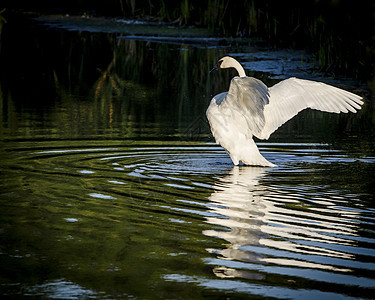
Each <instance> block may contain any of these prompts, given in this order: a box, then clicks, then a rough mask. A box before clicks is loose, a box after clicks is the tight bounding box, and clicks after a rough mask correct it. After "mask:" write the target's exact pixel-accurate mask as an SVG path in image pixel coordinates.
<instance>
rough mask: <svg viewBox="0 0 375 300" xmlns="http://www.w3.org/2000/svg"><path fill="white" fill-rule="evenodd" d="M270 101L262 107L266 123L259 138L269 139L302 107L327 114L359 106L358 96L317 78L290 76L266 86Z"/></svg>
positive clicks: (354, 110)
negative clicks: (315, 79) (307, 78)
mask: <svg viewBox="0 0 375 300" xmlns="http://www.w3.org/2000/svg"><path fill="white" fill-rule="evenodd" d="M269 95H270V99H269V104H268V105H266V106H265V107H264V117H265V126H264V127H263V130H262V131H261V134H260V135H257V134H254V135H255V136H257V137H258V138H261V139H268V138H269V137H270V135H271V134H272V133H273V132H274V131H275V130H276V129H277V128H279V127H280V126H281V125H283V124H284V123H285V122H287V121H288V120H290V119H291V118H293V117H294V116H295V115H296V114H298V113H299V112H300V111H302V110H304V109H305V108H311V109H316V110H320V111H325V112H330V113H340V112H343V113H347V112H348V111H351V112H353V113H355V112H357V110H358V109H361V106H360V105H362V104H363V101H362V100H361V97H360V96H358V95H356V94H353V93H350V92H347V91H345V90H342V89H339V88H337V87H334V86H331V85H328V84H325V83H322V82H316V81H310V80H304V79H298V78H289V79H286V80H283V81H281V82H279V83H278V84H276V85H274V86H273V87H271V88H269Z"/></svg>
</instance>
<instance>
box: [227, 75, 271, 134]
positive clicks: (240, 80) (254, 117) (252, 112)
mask: <svg viewBox="0 0 375 300" xmlns="http://www.w3.org/2000/svg"><path fill="white" fill-rule="evenodd" d="M268 102H269V94H268V88H267V86H266V85H265V84H264V83H263V82H261V81H260V80H258V79H256V78H252V77H234V78H233V79H232V81H231V83H230V86H229V91H228V94H227V95H226V96H225V98H224V99H223V103H222V107H223V109H224V108H230V109H231V110H234V111H236V112H239V113H240V114H241V115H243V116H244V118H245V119H246V122H247V125H248V128H246V130H248V131H249V132H250V133H251V134H252V135H259V134H260V133H261V131H262V129H263V127H264V125H265V118H264V114H263V110H264V107H265V105H266V104H268ZM244 130H245V128H244Z"/></svg>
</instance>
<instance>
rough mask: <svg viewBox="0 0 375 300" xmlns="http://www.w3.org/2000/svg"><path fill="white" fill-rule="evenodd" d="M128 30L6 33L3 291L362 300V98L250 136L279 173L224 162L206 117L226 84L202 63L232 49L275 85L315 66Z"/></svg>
mask: <svg viewBox="0 0 375 300" xmlns="http://www.w3.org/2000/svg"><path fill="white" fill-rule="evenodd" d="M131 25H132V26H134V25H135V24H131ZM75 26H76V25H75ZM78 29H79V28H78ZM137 30H138V31H137V32H131V33H129V34H128V35H130V37H129V36H128V37H127V38H123V37H122V38H119V36H120V35H121V36H123V35H122V34H123V33H122V34H120V33H119V34H117V33H116V32H110V33H108V31H107V32H90V31H83V30H81V31H80V30H78V31H77V28H74V30H72V31H66V30H65V28H60V29H56V28H54V27H50V26H49V27H48V26H44V24H43V23H38V22H35V21H31V20H25V19H23V18H21V19H16V20H14V21H13V22H12V20H9V22H8V23H7V25H6V26H3V29H2V32H1V48H0V59H1V64H2V65H3V66H4V67H3V68H2V70H1V71H0V73H1V76H0V79H1V81H0V86H1V88H0V91H1V93H0V103H1V111H2V113H1V119H0V121H1V127H0V144H1V147H0V157H1V165H0V166H1V169H0V172H1V173H0V178H1V179H0V180H1V181H0V182H1V191H0V192H1V195H0V201H1V202H0V205H1V209H0V265H1V269H0V291H1V294H2V295H8V296H12V297H15V296H31V297H47V298H62V299H66V298H70V299H82V298H137V299H138V298H139V299H151V298H183V299H189V298H194V299H199V298H207V297H209V298H224V297H225V298H249V297H250V298H251V297H254V298H257V297H265V298H279V299H290V298H295V299H297V298H304V299H305V298H306V299H316V298H318V297H322V298H325V299H334V298H348V299H349V298H372V297H373V296H372V295H373V293H374V287H375V264H374V257H375V238H374V230H375V222H374V217H375V206H374V184H375V182H374V176H373V175H374V174H375V172H374V171H375V164H374V163H375V155H374V151H373V149H374V148H373V135H372V134H373V129H372V128H373V127H371V126H373V123H372V122H373V121H372V120H373V119H372V118H371V105H370V104H369V103H366V105H365V107H364V109H363V111H361V112H360V113H359V114H356V115H342V116H341V115H340V116H338V115H328V114H323V113H317V112H308V111H307V112H304V113H302V114H300V115H299V116H298V117H297V118H295V119H293V120H292V121H290V122H288V123H287V124H285V126H284V127H283V128H281V129H280V131H278V132H277V133H276V134H275V135H274V136H273V137H272V139H271V140H270V141H268V142H264V141H261V142H260V143H258V144H259V147H260V150H261V152H262V153H263V154H264V155H265V157H266V158H267V159H268V160H270V161H272V162H273V163H275V164H277V165H278V167H276V168H254V167H243V166H242V167H241V166H240V167H234V166H233V165H232V163H231V161H230V158H229V156H228V155H227V154H226V153H225V151H224V150H223V149H222V148H220V147H219V146H217V145H216V144H215V143H214V142H213V139H212V137H211V135H210V132H209V126H208V124H207V121H206V118H205V109H206V107H207V105H208V103H209V101H210V99H211V97H212V96H213V95H214V94H216V93H218V92H221V91H224V90H225V89H226V88H227V86H228V83H229V80H230V78H231V77H232V76H233V73H231V71H228V72H223V73H221V74H219V75H216V77H212V76H210V75H208V71H209V70H210V68H211V67H212V66H213V65H214V64H215V62H216V60H217V58H218V57H221V56H223V55H224V54H227V53H230V54H232V55H234V56H236V55H237V56H238V57H240V58H241V59H243V60H245V58H247V59H248V60H247V63H245V66H247V68H248V69H247V72H248V74H251V75H256V76H257V77H259V78H261V79H263V80H265V82H266V83H267V84H269V85H271V84H273V83H275V82H277V80H278V78H282V77H288V76H292V75H293V76H295V72H297V71H298V72H299V74H300V77H304V78H307V77H308V76H309V74H310V76H312V73H311V72H310V71H311V69H308V68H303V67H302V66H303V65H305V66H306V63H307V61H308V60H307V59H306V58H304V59H302V60H301V55H302V54H301V52H300V51H297V52H293V51H291V50H283V49H280V50H279V51H275V50H272V51H267V50H266V49H264V48H262V50H261V51H260V50H259V51H255V50H256V48H254V45H248V46H246V47H248V48H246V47H245V46H244V45H240V46H239V48H237V46H236V47H234V46H229V45H227V46H220V47H212V44H211V43H208V44H207V45H205V44H202V43H198V44H191V43H186V40H181V38H180V37H178V38H176V40H174V41H173V43H171V42H170V40H169V39H167V40H166V39H164V38H159V37H160V36H166V34H165V32H164V29H161V33H160V34H156V33H155V28H154V27H153V30H154V31H153V32H152V34H151V36H153V37H155V38H157V39H151V40H147V36H149V35H150V32H149V31H147V32H143V31H142V30H141V29H139V28H137ZM21 32H22V33H23V37H24V38H23V39H20V38H19V36H20V34H21ZM142 32H143V33H144V34H143V36H145V37H146V38H145V37H143V38H137V39H133V38H131V35H137V36H138V35H140V34H141V33H142ZM170 36H171V35H169V37H170ZM189 36H193V38H202V36H201V35H200V34H195V35H194V34H192V33H191V31H189ZM170 38H171V37H170ZM172 38H173V34H172ZM207 38H208V37H207ZM210 38H211V37H210ZM25 44H27V45H28V46H29V47H28V48H25V47H24V45H25ZM303 55H304V56H306V55H307V54H303ZM280 57H281V58H280ZM287 59H289V61H290V64H288V66H290V68H288V69H286V68H281V69H280V68H279V64H274V62H275V61H276V62H277V61H279V62H280V63H282V62H285V60H287ZM267 61H268V62H270V61H272V64H269V63H267ZM252 62H254V63H252ZM262 63H263V65H262ZM265 65H266V66H269V68H266V67H265ZM251 66H254V67H251ZM277 66H278V67H277ZM296 70H297V71H296ZM309 70H310V71H309ZM309 72H310V73H309ZM319 76H321V77H322V76H323V75H322V74H319ZM322 78H324V77H322ZM313 79H314V78H313ZM325 81H330V82H334V83H335V84H336V85H337V86H341V87H345V88H347V89H349V90H352V91H353V90H356V91H358V92H361V91H362V93H363V94H364V95H366V93H367V92H366V91H364V90H363V85H361V84H359V83H358V84H355V85H353V81H351V80H338V79H332V78H325Z"/></svg>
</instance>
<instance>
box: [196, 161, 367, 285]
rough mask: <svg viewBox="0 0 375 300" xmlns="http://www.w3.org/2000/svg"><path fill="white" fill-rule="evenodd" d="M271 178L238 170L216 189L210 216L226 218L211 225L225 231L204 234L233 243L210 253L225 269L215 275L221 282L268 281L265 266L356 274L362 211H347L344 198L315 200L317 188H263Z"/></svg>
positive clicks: (221, 180) (259, 171)
mask: <svg viewBox="0 0 375 300" xmlns="http://www.w3.org/2000/svg"><path fill="white" fill-rule="evenodd" d="M270 172H272V171H269V170H268V169H265V168H252V167H234V168H233V169H232V170H231V171H230V172H229V174H227V175H226V176H224V177H222V178H219V180H218V182H217V184H215V185H214V186H213V188H214V190H215V191H214V192H213V193H212V194H211V196H210V197H209V200H210V201H211V202H212V204H213V205H212V206H211V207H210V210H211V211H212V212H213V213H214V215H220V216H221V217H208V218H207V219H206V222H208V223H210V224H214V225H219V226H222V227H223V229H215V230H206V231H204V232H203V234H205V235H207V236H210V237H218V238H220V239H223V240H225V241H227V242H229V244H227V245H226V247H225V248H223V249H207V251H208V252H210V253H213V254H215V255H216V256H217V258H218V259H219V261H220V260H221V261H222V263H223V266H221V267H215V268H214V270H213V271H214V273H215V274H216V275H217V276H218V277H242V278H252V279H262V278H263V275H262V274H261V273H259V272H258V271H259V265H262V266H263V267H261V269H262V268H264V266H279V267H280V266H282V267H288V268H289V267H293V268H295V267H297V268H310V269H317V270H329V271H335V272H340V273H341V272H345V273H346V272H350V271H352V270H351V269H349V268H348V267H347V266H348V265H350V264H348V260H355V258H356V252H355V250H354V249H355V248H354V247H352V246H356V245H357V241H356V238H355V237H356V236H358V233H357V232H358V227H357V224H358V218H359V216H360V213H359V211H356V210H350V209H348V208H347V207H345V204H344V202H345V201H346V200H347V199H345V198H344V197H340V196H338V195H329V194H328V195H327V196H326V197H323V196H317V194H316V197H312V193H314V191H312V190H311V189H313V188H314V187H310V188H307V189H306V190H305V191H304V190H303V189H300V190H298V187H297V188H295V190H294V191H293V193H290V192H288V190H287V187H285V188H283V187H282V186H279V187H278V186H276V185H269V184H266V183H263V182H264V180H263V179H265V178H266V177H267V176H271V174H270ZM266 182H267V181H266ZM315 188H316V189H318V187H315ZM296 191H297V192H296ZM215 261H216V263H217V262H218V260H215ZM228 261H237V262H238V261H239V262H245V264H240V265H238V264H237V263H233V264H231V263H229V262H228ZM257 266H258V267H257ZM237 267H238V268H237ZM248 269H254V270H256V272H254V273H251V272H248ZM245 270H247V271H245ZM262 270H263V269H262ZM267 272H271V273H273V272H274V271H271V270H269V269H267ZM275 272H276V271H275Z"/></svg>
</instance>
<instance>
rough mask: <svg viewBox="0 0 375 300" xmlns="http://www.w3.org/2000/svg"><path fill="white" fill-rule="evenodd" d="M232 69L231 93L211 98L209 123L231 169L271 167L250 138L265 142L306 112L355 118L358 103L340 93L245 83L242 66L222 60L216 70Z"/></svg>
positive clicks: (299, 83)
mask: <svg viewBox="0 0 375 300" xmlns="http://www.w3.org/2000/svg"><path fill="white" fill-rule="evenodd" d="M220 68H235V69H236V70H237V71H238V74H239V76H240V77H234V78H233V79H232V81H231V83H230V86H229V91H228V92H224V93H221V94H218V95H216V96H214V97H213V98H212V100H211V103H210V105H209V107H208V109H207V112H206V114H207V118H208V121H209V122H210V126H211V131H212V134H213V136H214V137H215V140H216V143H218V144H220V145H221V146H222V147H223V148H224V149H225V150H226V151H227V152H228V153H229V155H230V158H231V159H232V161H233V163H234V164H235V165H238V164H239V163H240V162H242V163H243V164H245V165H253V166H264V167H274V166H275V165H274V164H273V163H270V162H269V161H267V160H266V159H265V158H264V157H263V156H262V155H261V154H260V153H259V150H258V147H257V145H256V144H255V142H254V140H253V136H256V137H257V138H260V139H268V138H269V137H270V135H271V134H272V133H273V132H274V131H275V130H276V129H277V128H279V127H280V126H281V125H282V124H284V123H285V122H286V121H288V120H289V119H291V118H292V117H294V116H295V115H296V114H298V113H299V112H300V111H302V110H304V109H305V108H312V109H317V110H320V111H325V112H331V113H340V112H344V113H347V112H348V111H351V112H353V113H355V112H357V110H359V109H361V105H362V104H363V102H362V101H361V97H360V96H358V95H356V94H353V93H350V92H347V91H344V90H342V89H339V88H336V87H333V86H330V85H327V84H324V83H321V82H316V81H310V80H303V79H298V78H289V79H286V80H283V81H281V82H279V83H278V84H276V85H274V86H273V87H270V88H268V87H267V86H266V85H265V84H264V83H263V82H261V81H260V80H258V79H255V78H252V77H247V76H246V74H245V71H244V69H243V68H242V66H241V64H240V63H239V62H238V61H236V60H235V59H234V58H232V57H229V56H226V57H223V58H222V59H220V60H219V62H218V64H217V66H216V69H220Z"/></svg>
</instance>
